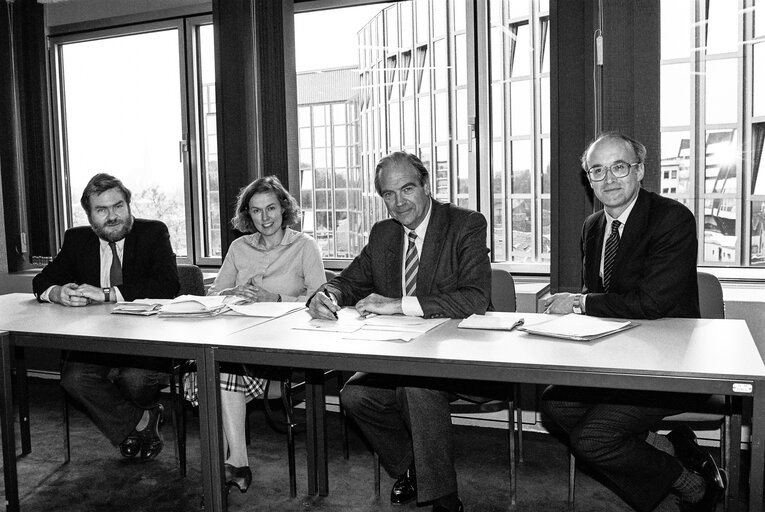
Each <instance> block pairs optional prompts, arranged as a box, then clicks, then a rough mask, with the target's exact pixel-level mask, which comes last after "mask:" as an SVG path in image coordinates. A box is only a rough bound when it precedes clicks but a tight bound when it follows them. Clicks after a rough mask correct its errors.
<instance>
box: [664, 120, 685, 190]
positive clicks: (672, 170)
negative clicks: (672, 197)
mask: <svg viewBox="0 0 765 512" xmlns="http://www.w3.org/2000/svg"><path fill="white" fill-rule="evenodd" d="M661 173H662V174H661V193H662V194H669V193H671V192H670V191H671V190H672V189H674V190H675V192H676V193H678V194H685V193H690V192H692V189H691V142H690V133H689V132H686V131H683V132H663V133H662V134H661Z"/></svg>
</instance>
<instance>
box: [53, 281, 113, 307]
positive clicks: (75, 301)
mask: <svg viewBox="0 0 765 512" xmlns="http://www.w3.org/2000/svg"><path fill="white" fill-rule="evenodd" d="M99 291H100V290H99ZM100 293H101V300H102V301H103V299H104V293H103V292H100ZM48 298H49V299H50V301H51V302H55V303H56V304H61V305H63V306H75V307H76V306H87V305H88V304H90V299H89V298H88V297H87V296H86V295H85V294H84V293H83V291H82V290H80V286H79V285H77V284H76V283H67V284H65V285H63V286H54V287H53V289H52V290H51V291H50V294H49V295H48Z"/></svg>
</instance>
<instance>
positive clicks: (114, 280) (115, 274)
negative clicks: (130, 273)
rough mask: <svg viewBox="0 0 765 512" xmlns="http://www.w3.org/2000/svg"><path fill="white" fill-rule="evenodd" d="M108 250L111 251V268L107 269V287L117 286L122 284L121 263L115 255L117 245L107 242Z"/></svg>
mask: <svg viewBox="0 0 765 512" xmlns="http://www.w3.org/2000/svg"><path fill="white" fill-rule="evenodd" d="M109 248H110V249H111V250H112V266H111V267H110V268H109V286H119V285H121V284H122V263H120V257H119V256H118V255H117V244H115V243H114V242H109Z"/></svg>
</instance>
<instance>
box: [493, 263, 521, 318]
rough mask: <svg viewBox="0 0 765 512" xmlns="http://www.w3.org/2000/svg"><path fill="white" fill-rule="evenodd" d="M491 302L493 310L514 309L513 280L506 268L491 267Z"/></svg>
mask: <svg viewBox="0 0 765 512" xmlns="http://www.w3.org/2000/svg"><path fill="white" fill-rule="evenodd" d="M491 303H492V305H493V306H494V311H508V312H511V313H512V312H513V311H515V308H516V305H515V281H513V276H512V274H510V272H508V271H507V270H500V269H497V268H493V269H491Z"/></svg>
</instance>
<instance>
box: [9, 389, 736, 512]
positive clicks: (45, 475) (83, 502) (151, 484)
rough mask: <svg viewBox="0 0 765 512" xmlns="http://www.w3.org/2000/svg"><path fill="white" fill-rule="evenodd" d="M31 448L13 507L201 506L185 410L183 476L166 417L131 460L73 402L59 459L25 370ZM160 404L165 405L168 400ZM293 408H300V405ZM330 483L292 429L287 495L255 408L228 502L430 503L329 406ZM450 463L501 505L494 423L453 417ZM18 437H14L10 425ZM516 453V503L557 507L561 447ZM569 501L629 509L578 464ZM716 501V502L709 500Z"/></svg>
mask: <svg viewBox="0 0 765 512" xmlns="http://www.w3.org/2000/svg"><path fill="white" fill-rule="evenodd" d="M30 385H31V390H30V391H31V396H32V404H33V406H32V411H31V414H30V418H31V424H32V453H31V454H30V455H28V456H26V457H23V458H20V459H19V461H18V473H19V494H20V497H21V508H22V510H24V511H29V512H38V511H39V512H43V511H44V512H50V511H58V510H67V511H69V510H71V511H110V512H123V511H131V512H133V511H147V512H148V511H152V512H154V511H194V510H200V503H201V498H202V496H201V494H202V492H201V474H200V470H199V449H198V447H199V431H198V420H197V419H196V418H193V413H192V412H189V413H188V414H187V418H188V422H187V423H188V425H189V432H188V437H187V443H188V456H189V461H188V476H187V477H186V478H181V477H180V476H179V472H178V466H177V463H176V458H175V455H174V446H175V438H174V435H173V433H172V432H173V429H172V423H171V421H170V418H169V414H168V418H167V422H166V424H165V427H164V429H163V435H164V438H165V442H166V444H165V449H164V451H163V452H162V453H161V454H160V456H159V457H158V459H156V460H154V461H150V462H147V463H140V462H136V461H130V460H125V459H123V458H122V457H121V456H120V455H119V452H118V451H117V449H115V448H113V447H112V446H111V445H110V444H109V442H108V441H106V439H105V438H104V437H103V436H102V435H101V434H100V432H98V431H97V430H96V428H95V427H94V426H93V425H92V423H90V421H89V420H88V419H87V418H86V417H85V416H84V415H83V414H81V413H80V412H79V411H74V412H73V413H72V414H71V418H72V434H71V440H72V460H71V462H70V463H69V464H63V449H62V446H61V440H62V436H63V428H62V420H61V396H62V395H61V393H60V391H59V389H58V384H57V381H50V380H39V379H31V380H30ZM167 405H168V404H166V411H169V410H170V409H169V407H168V406H167ZM299 414H300V413H299ZM328 416H329V418H328V426H327V431H328V432H329V433H330V435H331V437H330V439H329V440H328V450H329V456H330V493H329V496H325V497H317V496H308V495H307V494H306V471H305V446H304V443H303V441H304V436H303V435H300V436H298V442H297V471H298V496H297V498H294V499H291V498H290V497H289V484H288V473H287V456H286V454H287V450H286V440H285V437H284V435H282V434H279V433H278V432H276V431H274V430H273V429H272V428H270V427H269V426H268V425H267V423H266V421H265V420H264V416H263V414H262V413H261V412H260V411H255V412H253V414H251V416H250V421H251V427H252V434H253V442H252V445H251V447H250V451H249V456H250V465H251V467H252V468H253V474H254V478H253V482H252V486H251V487H250V490H249V491H248V492H247V493H246V494H240V493H239V492H238V491H236V492H232V493H231V494H230V495H229V500H228V503H229V510H231V511H237V512H238V511H255V510H258V511H260V510H268V511H275V512H278V511H291V512H292V511H322V512H324V511H359V512H367V511H370V512H371V511H378V510H381V511H396V512H406V511H409V510H412V511H413V510H422V511H425V512H429V511H430V507H423V508H418V507H416V506H415V505H414V504H411V505H409V506H404V507H394V506H392V505H390V502H389V500H388V493H389V492H390V486H391V484H392V483H393V480H392V479H391V478H389V477H388V476H387V475H385V474H383V477H382V493H381V497H380V498H375V496H374V492H373V458H372V455H371V453H370V452H369V451H368V450H367V448H366V447H365V445H364V443H363V442H362V440H361V439H360V438H359V437H358V436H357V435H356V434H355V433H353V432H352V433H351V436H350V457H349V459H348V460H345V459H344V458H343V456H342V447H341V442H340V420H339V415H338V414H329V415H328ZM454 432H455V439H456V458H457V471H458V475H459V483H460V495H461V497H462V500H463V502H464V504H465V509H466V510H468V511H473V512H478V511H481V512H492V511H505V510H508V509H509V506H508V505H509V504H508V478H507V476H508V466H507V442H506V437H505V432H504V431H503V430H500V429H489V428H476V427H464V426H455V427H454ZM16 439H17V447H18V445H19V438H18V434H17V437H16ZM524 450H525V452H524V455H525V457H524V462H523V464H522V465H521V466H520V467H519V470H518V503H517V507H516V508H515V509H514V510H518V511H564V510H566V509H567V507H566V496H567V477H568V457H567V450H566V449H565V447H563V446H562V445H560V444H559V443H558V442H557V441H556V440H555V439H553V438H551V437H550V436H546V435H540V434H533V433H524ZM576 504H577V507H576V508H577V510H578V511H592V512H597V511H603V512H606V511H608V512H618V511H628V510H630V508H629V507H628V506H627V505H625V504H624V503H623V502H622V501H621V500H620V499H619V498H618V497H617V496H616V495H615V494H613V493H612V492H610V491H609V490H608V489H607V488H605V487H604V486H603V485H601V484H600V483H598V482H596V481H595V480H593V479H592V478H590V477H589V476H588V475H586V474H585V473H584V472H582V471H579V472H578V475H577V496H576ZM718 510H722V506H719V507H718Z"/></svg>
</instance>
